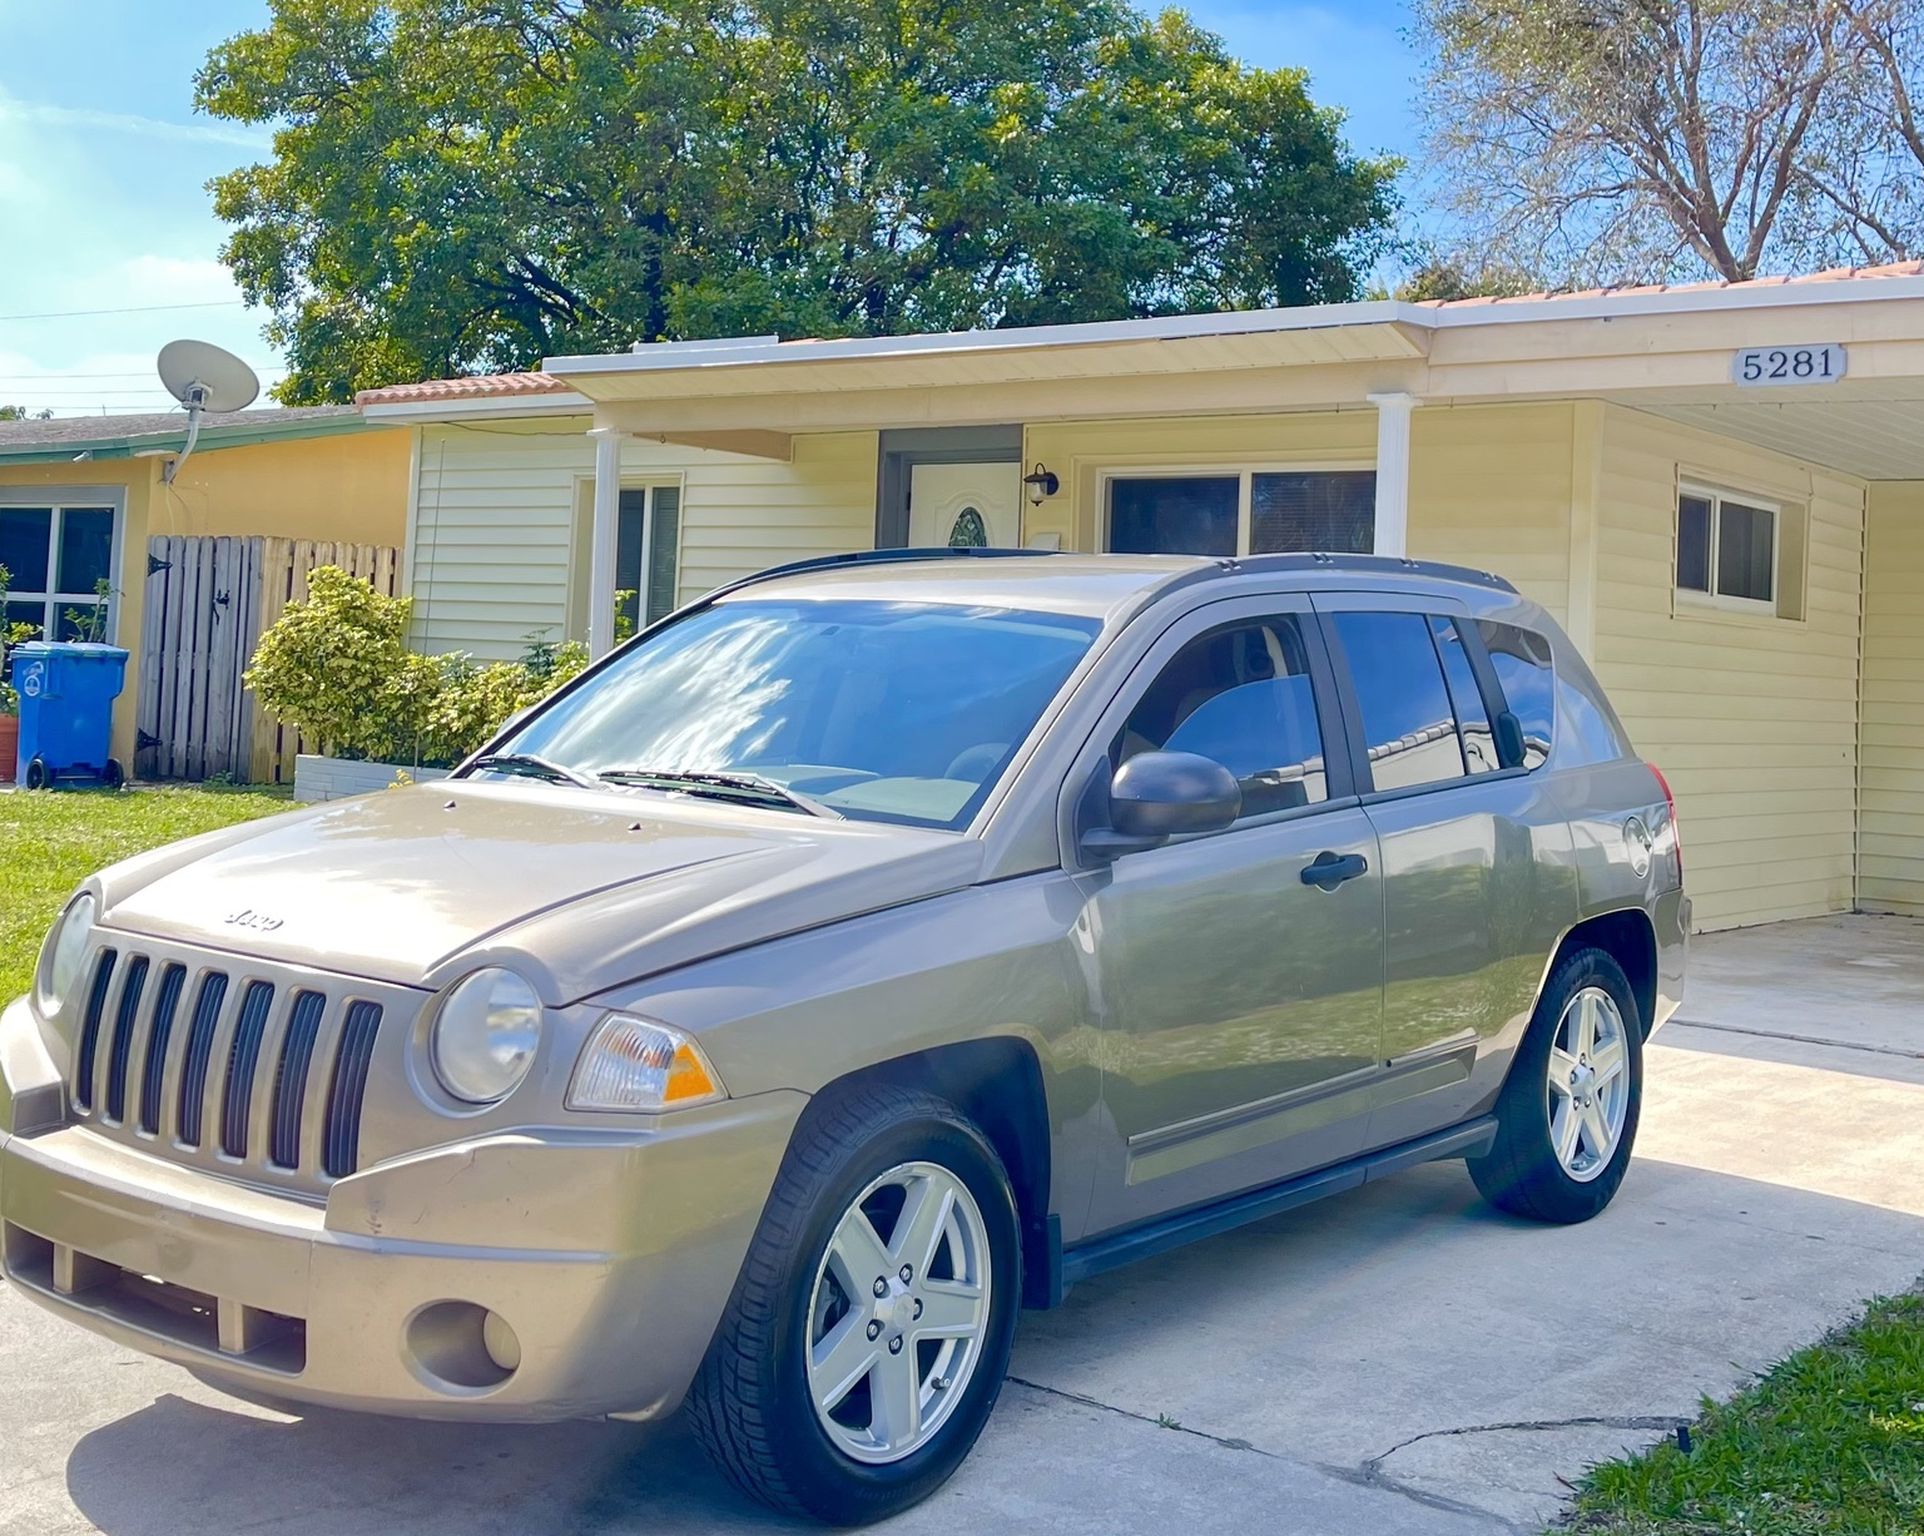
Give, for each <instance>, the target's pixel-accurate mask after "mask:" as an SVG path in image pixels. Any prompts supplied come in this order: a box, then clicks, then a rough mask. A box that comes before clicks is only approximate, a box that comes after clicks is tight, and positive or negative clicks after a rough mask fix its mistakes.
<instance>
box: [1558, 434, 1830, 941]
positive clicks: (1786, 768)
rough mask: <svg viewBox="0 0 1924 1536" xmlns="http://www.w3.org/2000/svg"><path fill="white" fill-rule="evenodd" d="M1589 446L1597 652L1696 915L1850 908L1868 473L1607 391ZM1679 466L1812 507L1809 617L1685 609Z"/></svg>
mask: <svg viewBox="0 0 1924 1536" xmlns="http://www.w3.org/2000/svg"><path fill="white" fill-rule="evenodd" d="M1600 446H1601V460H1600V466H1599V469H1600V473H1599V493H1598V499H1597V532H1596V546H1597V567H1596V598H1595V601H1596V630H1597V635H1596V643H1595V646H1594V653H1593V657H1592V659H1593V661H1594V662H1595V663H1596V667H1597V671H1598V673H1599V674H1600V675H1601V677H1602V679H1603V682H1604V685H1605V686H1606V687H1607V688H1608V689H1609V691H1610V696H1611V698H1612V700H1613V701H1614V702H1615V703H1616V706H1617V709H1618V711H1619V712H1620V713H1621V714H1622V716H1623V718H1624V723H1625V725H1626V726H1628V728H1629V730H1630V734H1631V739H1632V741H1633V742H1634V743H1635V745H1636V747H1637V750H1638V751H1640V752H1641V753H1642V754H1643V755H1644V756H1646V757H1648V758H1649V759H1650V760H1651V761H1652V762H1654V763H1656V764H1657V766H1658V767H1660V768H1661V769H1663V770H1664V772H1665V774H1666V775H1667V776H1668V777H1669V779H1670V783H1671V787H1672V788H1673V789H1674V790H1675V792H1676V795H1677V812H1678V818H1679V821H1680V824H1681V826H1682V830H1683V844H1684V865H1685V870H1686V875H1687V883H1688V885H1689V888H1690V892H1691V897H1692V899H1693V901H1694V903H1695V911H1696V919H1697V924H1698V926H1699V927H1702V928H1725V927H1735V926H1737V925H1740V924H1747V923H1762V922H1769V921H1772V920H1774V919H1777V918H1784V917H1804V916H1810V915H1813V914H1818V913H1826V912H1846V911H1849V910H1850V908H1851V904H1852V900H1853V875H1854V841H1855V817H1856V781H1857V673H1858V629H1859V601H1858V593H1859V590H1860V584H1861V577H1862V571H1863V528H1864V485H1863V483H1862V482H1860V481H1856V480H1852V479H1849V478H1847V477H1845V476H1842V475H1836V474H1832V473H1829V472H1828V471H1824V470H1819V469H1813V468H1811V467H1810V466H1808V465H1804V464H1801V463H1799V462H1797V461H1796V460H1793V459H1787V458H1779V457H1777V456H1775V455H1772V454H1770V453H1768V452H1766V451H1764V450H1762V449H1759V448H1755V447H1751V446H1749V445H1747V444H1742V443H1737V442H1733V441H1731V440H1729V439H1727V438H1720V437H1716V436H1713V435H1711V434H1709V433H1704V432H1699V431H1695V430H1693V429H1691V428H1687V427H1682V426H1678V425H1676V424H1674V423H1671V422H1669V421H1665V420H1663V419H1661V418H1659V417H1655V416H1650V415H1646V414H1643V413H1641V412H1638V411H1633V410H1628V409H1625V408H1622V407H1618V406H1610V407H1606V408H1605V412H1604V416H1603V420H1602V428H1601V444H1600ZM1680 473H1681V474H1683V475H1687V476H1688V477H1690V478H1691V479H1695V480H1703V481H1706V482H1709V483H1710V484H1713V485H1718V486H1728V487H1729V488H1731V489H1733V490H1749V491H1751V492H1752V493H1753V494H1757V495H1763V496H1769V497H1772V498H1774V499H1779V500H1782V501H1785V502H1788V503H1792V504H1794V505H1797V506H1807V507H1808V508H1809V513H1810V517H1809V540H1810V560H1809V572H1808V587H1807V592H1806V608H1805V615H1806V616H1805V618H1804V619H1802V620H1789V619H1780V618H1772V617H1767V616H1766V617H1761V618H1752V617H1749V616H1747V615H1743V616H1740V615H1731V614H1725V613H1711V612H1705V611H1703V610H1701V609H1697V610H1692V609H1691V608H1690V607H1689V606H1688V605H1687V604H1686V605H1685V606H1683V607H1681V608H1680V607H1679V605H1678V603H1677V599H1676V593H1675V589H1674V585H1673V582H1674V560H1675V552H1674V544H1675V539H1676V495H1677V481H1678V478H1679V474H1680ZM1782 564H1783V566H1784V568H1785V571H1786V572H1788V571H1789V570H1790V568H1791V566H1792V562H1791V560H1790V559H1788V558H1786V559H1785V560H1784V561H1783V562H1782Z"/></svg>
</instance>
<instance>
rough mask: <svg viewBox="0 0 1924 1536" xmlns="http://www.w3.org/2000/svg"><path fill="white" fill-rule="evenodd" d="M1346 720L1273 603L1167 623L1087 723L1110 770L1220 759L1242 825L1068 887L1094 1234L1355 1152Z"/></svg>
mask: <svg viewBox="0 0 1924 1536" xmlns="http://www.w3.org/2000/svg"><path fill="white" fill-rule="evenodd" d="M1340 720H1341V714H1340V711H1339V710H1338V708H1337V706H1336V703H1335V694H1334V688H1333V682H1332V678H1331V674H1330V672H1329V669H1328V665H1327V661H1326V659H1325V656H1324V652H1323V645H1322V639H1321V635H1320V632H1319V631H1318V629H1317V626H1316V624H1315V622H1314V620H1313V618H1312V617H1311V615H1310V613H1309V606H1308V603H1307V602H1306V601H1305V600H1304V599H1302V598H1300V597H1291V596H1276V597H1268V598H1249V599H1238V600H1236V601H1234V602H1229V603H1213V604H1210V605H1209V606H1208V607H1207V608H1205V609H1203V610H1200V611H1199V612H1198V613H1196V614H1192V615H1190V617H1189V618H1187V619H1185V620H1184V621H1182V622H1181V623H1180V624H1178V625H1177V626H1175V627H1174V628H1172V630H1171V631H1170V633H1169V634H1167V635H1165V636H1164V637H1163V638H1162V640H1161V641H1159V642H1158V644H1157V646H1156V648H1155V649H1154V650H1152V651H1151V652H1150V654H1149V655H1148V656H1147V657H1146V658H1145V660H1144V661H1143V663H1142V664H1141V666H1140V667H1139V668H1138V669H1137V671H1136V673H1135V674H1134V676H1133V677H1132V680H1131V691H1129V692H1126V693H1125V694H1124V695H1123V696H1122V697H1121V698H1119V699H1118V701H1117V703H1116V705H1115V706H1113V707H1112V709H1111V711H1110V715H1109V717H1108V718H1107V719H1105V722H1104V724H1103V725H1102V726H1101V727H1100V728H1099V730H1098V734H1097V741H1096V742H1095V743H1092V748H1093V749H1094V750H1095V751H1096V752H1097V753H1106V754H1107V756H1108V759H1109V763H1108V766H1111V767H1114V766H1120V764H1121V763H1123V762H1126V761H1127V760H1128V759H1129V758H1130V757H1131V756H1133V755H1135V754H1136V753H1138V752H1143V751H1153V750H1167V751H1172V752H1195V753H1198V754H1201V755H1202V756H1205V757H1209V758H1212V759H1214V760H1215V761H1217V762H1220V763H1222V764H1224V765H1225V766H1226V767H1228V768H1229V769H1230V770H1231V772H1233V773H1234V774H1235V775H1236V776H1237V779H1238V780H1239V782H1240V783H1241V784H1242V787H1243V816H1242V817H1241V819H1240V820H1238V821H1237V822H1236V823H1235V824H1234V825H1233V826H1231V827H1229V828H1227V829H1225V830H1224V831H1221V832H1217V833H1212V834H1208V835H1204V836H1195V837H1185V838H1180V839H1177V840H1175V841H1172V842H1170V843H1167V844H1164V845H1163V846H1161V847H1158V848H1152V849H1148V850H1145V851H1143V852H1140V853H1134V854H1129V855H1126V856H1124V857H1122V858H1119V859H1117V860H1115V862H1114V863H1113V864H1111V865H1109V866H1107V867H1105V868H1101V869H1096V870H1092V871H1090V872H1088V873H1086V874H1084V875H1083V876H1081V877H1080V880H1081V882H1082V884H1083V887H1084V890H1085V896H1086V901H1087V906H1086V908H1085V915H1084V931H1085V932H1086V933H1087V935H1088V940H1087V947H1088V952H1089V956H1090V961H1089V963H1090V964H1091V965H1092V967H1093V971H1094V976H1093V980H1094V984H1095V985H1094V990H1095V992H1096V994H1097V996H1098V998H1099V999H1100V1004H1099V1007H1100V1022H1101V1024H1102V1027H1103V1029H1104V1037H1103V1040H1102V1043H1101V1055H1102V1062H1103V1096H1104V1100H1105V1104H1106V1108H1107V1111H1108V1116H1109V1119H1110V1122H1111V1127H1112V1130H1113V1133H1114V1136H1115V1140H1114V1141H1113V1142H1112V1143H1111V1154H1110V1158H1109V1166H1108V1167H1106V1168H1104V1169H1101V1170H1099V1171H1098V1174H1097V1180H1096V1189H1095V1197H1094V1203H1093V1205H1092V1208H1091V1211H1090V1217H1091V1222H1090V1230H1091V1231H1092V1232H1098V1231H1103V1230H1108V1229H1113V1228H1116V1227H1121V1226H1126V1225H1130V1224H1132V1223H1134V1222H1138V1221H1142V1220H1145V1219H1147V1218H1149V1217H1152V1216H1156V1215H1160V1214H1162V1213H1164V1212H1167V1211H1171V1210H1176V1209H1179V1208H1182V1207H1185V1206H1191V1205H1196V1204H1200V1203H1203V1202H1206V1201H1209V1200H1214V1199H1218V1198H1221V1197H1222V1196H1224V1195H1228V1194H1233V1193H1235V1192H1237V1191H1239V1190H1243V1189H1249V1188H1253V1187H1255V1186H1257V1185H1261V1184H1267V1183H1271V1182H1274V1181H1275V1180H1278V1179H1283V1178H1288V1177H1290V1176H1291V1175H1293V1174H1296V1173H1300V1172H1304V1171H1306V1170H1308V1169H1311V1168H1315V1167H1319V1166H1322V1165H1324V1164H1327V1163H1332V1162H1338V1161H1341V1160H1343V1159H1344V1158H1347V1157H1352V1156H1355V1155H1357V1154H1358V1153H1360V1152H1361V1151H1363V1150H1364V1145H1365V1136H1366V1133H1367V1122H1368V1118H1369V1116H1368V1109H1369V1102H1368V1084H1369V1080H1370V1079H1372V1078H1373V1076H1374V1075H1375V1073H1376V1071H1377V1067H1378V1056H1379V1051H1380V1042H1379V1034H1380V1029H1381V1021H1382V1020H1381V1010H1382V963H1383V954H1382V950H1383V889H1382V881H1381V876H1380V875H1379V874H1378V872H1377V851H1376V838H1375V833H1374V832H1373V831H1372V829H1371V827H1370V824H1369V820H1368V818H1367V817H1366V816H1365V814H1364V813H1363V811H1362V809H1361V808H1360V806H1359V805H1358V803H1357V801H1356V798H1355V796H1354V795H1353V794H1352V793H1351V788H1350V782H1349V780H1350V769H1349V764H1348V756H1347V752H1346V750H1345V748H1344V746H1343V739H1344V738H1343V736H1342V730H1341V725H1340V723H1339V722H1340ZM1326 750H1327V753H1328V755H1327V756H1326ZM1095 766H1096V771H1097V772H1098V773H1100V772H1101V771H1102V768H1103V766H1104V765H1103V764H1102V763H1101V761H1100V757H1099V756H1098V758H1097V761H1096V765H1095ZM1339 860H1340V861H1343V862H1342V863H1341V864H1340V865H1339V864H1338V863H1337V861H1339ZM1313 863H1315V864H1318V865H1319V866H1320V867H1321V868H1323V869H1325V870H1327V871H1329V872H1330V873H1329V874H1327V875H1325V876H1322V877H1318V878H1315V879H1306V878H1305V874H1306V872H1309V873H1312V874H1313V872H1312V871H1311V870H1310V866H1311V865H1312V864H1313Z"/></svg>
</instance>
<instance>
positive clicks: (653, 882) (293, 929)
mask: <svg viewBox="0 0 1924 1536" xmlns="http://www.w3.org/2000/svg"><path fill="white" fill-rule="evenodd" d="M980 868H981V845H980V843H979V842H978V841H977V840H976V839H974V838H971V837H965V836H959V835H956V834H953V833H945V832H928V831H924V830H921V829H917V828H904V827H897V826H888V825H883V824H879V823H875V822H855V821H830V820H826V819H819V818H815V817H809V816H804V815H800V814H796V813H791V812H786V811H778V810H765V809H761V808H758V807H737V806H733V805H728V804H724V803H722V802H719V801H713V800H697V799H693V798H690V797H685V796H675V797H664V796H662V795H660V794H658V793H654V792H633V793H628V792H617V791H606V792H601V791H594V790H579V789H573V788H568V787H565V786H551V785H546V784H536V783H517V784H501V783H480V782H473V783H471V782H467V781H459V782H451V783H442V784H437V785H432V786H430V785H419V786H415V787H412V788H407V789H397V790H389V791H386V792H384V793H381V794H376V795H369V796H365V797H363V798H360V799H355V800H343V801H336V802H333V803H331V804H328V805H324V806H319V807H314V808H312V809H309V810H305V811H298V812H294V813H292V814H289V815H286V816H278V817H274V818H272V819H270V820H268V821H264V822H255V823H252V824H248V825H244V826H241V827H234V828H228V829H226V830H224V831H221V832H216V833H212V834H209V835H208V836H206V837H201V838H195V839H191V840H189V841H187V842H185V843H177V844H175V845H173V846H172V847H169V848H163V849H159V850H156V851H155V852H153V853H150V854H144V855H141V856H140V857H138V858H135V859H131V860H129V861H127V862H126V863H125V864H120V865H116V866H115V867H114V868H112V869H110V870H108V871H106V872H105V873H104V874H103V875H102V876H101V877H100V886H101V894H102V913H101V921H102V923H103V924H104V925H106V926H107V927H110V928H113V929H117V930H120V931H125V932H130V933H136V934H147V935H150V936H152V937H156V938H161V939H171V940H177V941H181V942H186V943H193V944H202V945H211V946H214V947H216V948H220V949H226V950H232V951H235V952H238V953H243V954H249V955H258V956H260V957H261V958H263V959H267V960H276V961H284V962H288V963H291V964H297V965H308V966H316V967H320V968H322V969H326V970H333V971H339V972H343V973H346V974H350V975H358V976H366V977H369V978H372V979H377V980H382V981H390V982H398V983H401V984H403V985H415V986H425V987H438V986H441V985H443V984H445V983H446V982H447V981H450V980H452V979H454V978H455V977H457V976H459V975H462V974H464V973H465V972H466V971H468V970H470V969H472V968H474V967H475V966H477V965H488V964H507V965H513V966H515V967H516V968H517V969H519V970H520V971H521V972H522V973H523V974H524V975H526V976H527V978H528V979H529V981H531V982H532V983H534V985H535V986H536V988H537V989H538V990H539V991H540V992H541V993H542V996H543V1000H544V1001H546V1002H548V1003H550V1004H552V1005H556V1006H559V1005H562V1004H565V1003H570V1002H574V1001H577V1000H579V999H581V998H584V997H589V996H592V995H593V994H595V993H597V992H601V991H604V990H606V989H607V988H609V987H612V986H616V985H619V984H621V983H623V982H628V981H634V980H638V979H640V978H641V977H644V976H649V975H653V974H655V973H657V972H659V971H662V970H666V969H668V968H670V967H672V966H676V965H683V964H686V963H688V962H690V961H693V960H698V959H705V958H707V957H708V956H711V955H714V954H719V953H721V952H723V951H724V950H728V949H734V948H739V947H741V946H742V945H745V944H752V943H756V942H758V941H760V940H763V939H769V938H775V937H778V936H779V935H781V934H785V933H794V932H798V931H800V930H802V929H804V928H813V927H818V926H820V925H821V924H823V923H829V922H834V921H837V920H838V919H841V918H846V917H853V916H857V915H859V914H860V913H863V912H870V911H876V910H879V909H880V908H883V907H888V906H894V905H898V904H899V903H902V902H905V901H915V900H919V899H922V898H924V897H928V896H935V895H940V894H942V893H943V892H945V891H951V890H956V889H959V888H961V887H962V886H966V885H968V884H970V883H971V882H973V881H974V880H975V878H976V877H977V875H978V874H979V872H980Z"/></svg>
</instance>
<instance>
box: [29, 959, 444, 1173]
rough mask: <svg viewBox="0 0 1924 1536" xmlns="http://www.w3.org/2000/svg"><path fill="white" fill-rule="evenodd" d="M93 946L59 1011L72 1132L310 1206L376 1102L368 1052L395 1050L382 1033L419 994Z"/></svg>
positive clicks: (354, 1146) (356, 1152)
mask: <svg viewBox="0 0 1924 1536" xmlns="http://www.w3.org/2000/svg"><path fill="white" fill-rule="evenodd" d="M101 938H102V939H103V940H104V941H105V943H104V944H103V945H102V947H101V948H99V949H98V950H96V951H95V952H94V954H93V955H92V956H91V957H90V958H89V961H88V964H89V969H88V970H87V972H85V980H84V983H83V986H80V987H76V988H75V989H74V1001H73V1003H72V1004H71V1005H70V1014H71V1019H72V1022H71V1023H70V1024H69V1025H68V1026H67V1027H68V1028H69V1029H70V1030H71V1032H72V1033H71V1035H70V1038H71V1039H72V1041H73V1051H72V1059H71V1063H70V1066H71V1093H70V1104H71V1107H72V1114H73V1116H74V1118H75V1119H77V1120H79V1121H82V1122H84V1123H85V1124H86V1125H87V1126H88V1127H89V1128H90V1129H91V1130H92V1131H93V1132H94V1133H95V1134H96V1135H101V1136H106V1137H110V1138H111V1139H113V1140H116V1141H121V1142H125V1143H127V1144H129V1145H131V1146H134V1147H136V1148H138V1149H139V1150H141V1151H142V1152H145V1153H147V1154H148V1155H150V1156H154V1157H160V1158H164V1159H166V1160H168V1161H170V1162H176V1163H184V1164H187V1165H189V1166H192V1167H196V1168H200V1169H203V1170H205V1171H206V1172H208V1173H210V1174H214V1175H218V1176H220V1177H223V1178H232V1179H240V1180H243V1181H245V1182H248V1183H252V1184H257V1185H261V1186H266V1187H274V1188H280V1189H286V1190H291V1191H295V1192H298V1193H300V1194H303V1195H305V1196H308V1197H310V1198H313V1197H318V1196H320V1195H323V1194H325V1193H326V1190H327V1187H328V1185H329V1184H331V1183H332V1182H333V1181H334V1180H336V1179H341V1178H345V1177H347V1175H349V1174H351V1173H354V1172H356V1171H358V1170H359V1168H360V1166H361V1129H362V1121H363V1102H364V1100H365V1099H366V1098H367V1095H368V1094H369V1092H370V1091H371V1090H373V1089H378V1088H381V1087H382V1084H381V1083H376V1082H375V1079H374V1074H375V1072H376V1071H377V1070H379V1069H377V1068H376V1066H375V1057H376V1053H377V1052H381V1053H382V1054H384V1055H385V1054H386V1052H387V1046H388V1045H392V1046H394V1047H395V1048H396V1049H397V1050H399V1049H402V1048H404V1047H405V1043H406V1036H405V1030H403V1031H402V1032H400V1033H399V1034H397V1033H396V1032H395V1031H393V1030H389V1029H387V1028H386V1027H385V1022H384V1021H387V1020H391V1019H394V1018H396V1017H397V1016H398V1017H399V1018H400V1019H401V1020H402V1021H403V1022H404V1023H405V1022H408V1021H411V1020H412V1018H413V1015H414V1013H415V1011H416V1010H417V1009H418V1008H420V1007H421V1005H422V1004H423V1003H424V1002H425V1001H426V994H425V993H424V992H422V991H420V990H419V989H416V988H412V987H406V986H401V985H397V984H394V983H390V982H380V981H368V980H363V979H360V978H355V977H347V976H340V975H335V974H333V973H331V972H326V971H318V970H311V969H307V968H304V967H300V966H293V965H286V964H282V963H279V962H276V961H271V960H265V959H254V958H252V957H242V956H238V955H235V954H234V953H232V952H231V951H222V950H215V949H199V948H196V947H194V946H192V945H187V944H181V943H176V942H173V941H171V940H167V939H162V938H148V937H146V936H141V937H139V938H132V939H130V938H128V937H127V936H125V935H122V934H118V933H113V932H111V930H109V931H107V932H103V933H102V935H101ZM384 1042H386V1044H384ZM383 1081H385V1079H383Z"/></svg>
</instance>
